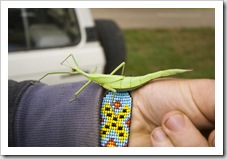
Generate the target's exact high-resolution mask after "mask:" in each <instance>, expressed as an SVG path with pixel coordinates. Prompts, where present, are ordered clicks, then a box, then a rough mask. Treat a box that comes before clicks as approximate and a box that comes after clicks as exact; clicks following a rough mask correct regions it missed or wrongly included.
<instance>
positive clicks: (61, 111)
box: [14, 82, 103, 147]
mask: <svg viewBox="0 0 227 159" xmlns="http://www.w3.org/2000/svg"><path fill="white" fill-rule="evenodd" d="M82 86H83V83H82V82H79V83H68V84H59V85H52V86H48V85H45V84H42V83H38V84H35V85H32V86H30V87H29V88H28V89H27V90H26V91H25V93H24V94H23V96H22V97H21V100H20V102H19V105H18V108H17V112H16V116H15V124H14V126H15V128H14V130H15V132H14V135H15V145H16V146H19V147H23V146H29V147H32V146H35V147H64V146H65V147H79V146H83V147H89V146H99V145H100V143H99V123H100V119H99V114H100V103H101V99H102V94H103V89H102V87H100V86H99V85H97V84H95V83H91V84H90V85H89V86H87V87H86V88H85V89H84V90H83V91H82V92H81V93H80V94H79V95H78V96H77V99H76V100H74V101H73V102H71V103H69V102H68V100H70V99H72V98H73V97H74V93H75V92H76V91H77V90H78V89H79V88H80V87H82Z"/></svg>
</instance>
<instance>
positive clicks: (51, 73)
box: [32, 72, 76, 84]
mask: <svg viewBox="0 0 227 159" xmlns="http://www.w3.org/2000/svg"><path fill="white" fill-rule="evenodd" d="M53 74H76V73H72V72H49V73H47V74H45V75H44V76H42V77H41V78H40V79H38V80H37V81H35V82H32V84H35V83H37V82H39V81H41V80H42V79H43V78H45V77H46V76H48V75H53Z"/></svg>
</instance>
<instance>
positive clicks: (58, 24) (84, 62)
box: [8, 8, 125, 84]
mask: <svg viewBox="0 0 227 159" xmlns="http://www.w3.org/2000/svg"><path fill="white" fill-rule="evenodd" d="M8 51H9V53H8V55H9V56H8V57H9V79H13V80H16V81H23V80H37V79H39V78H40V77H41V76H43V75H44V74H46V73H47V72H64V71H70V70H69V69H68V68H67V67H64V66H62V65H60V63H61V62H62V61H63V60H64V59H65V58H66V57H67V56H68V55H69V54H73V55H74V57H75V58H76V60H77V62H78V64H79V66H80V67H81V68H82V69H83V70H84V71H86V72H88V73H91V72H92V71H93V70H94V68H95V67H98V69H97V73H110V72H111V71H112V70H113V69H114V68H115V67H116V66H118V65H119V64H120V63H121V62H122V61H124V60H125V43H124V39H123V34H122V32H121V31H120V29H119V28H118V26H117V25H116V24H115V23H114V22H113V21H110V20H94V19H93V18H92V15H91V12H90V10H89V9H72V8H71V9H67V8H64V9H63V8H45V9H44V8H43V9H42V8H12V9H8ZM83 79H84V78H82V77H81V76H80V75H73V76H72V75H50V76H48V77H46V78H44V79H43V80H42V82H44V83H47V84H56V83H65V82H74V81H78V80H83Z"/></svg>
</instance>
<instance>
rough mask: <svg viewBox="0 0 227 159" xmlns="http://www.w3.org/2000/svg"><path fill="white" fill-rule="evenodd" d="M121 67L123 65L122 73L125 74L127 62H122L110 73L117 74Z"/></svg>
mask: <svg viewBox="0 0 227 159" xmlns="http://www.w3.org/2000/svg"><path fill="white" fill-rule="evenodd" d="M121 67H122V71H121V75H123V74H124V71H125V62H122V63H121V64H120V65H119V66H117V67H116V68H115V69H114V70H113V71H112V72H111V73H110V75H113V74H115V73H116V72H117V71H118V70H119V69H120V68H121Z"/></svg>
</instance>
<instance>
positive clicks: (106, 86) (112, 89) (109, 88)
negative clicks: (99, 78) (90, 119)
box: [102, 84, 117, 105]
mask: <svg viewBox="0 0 227 159" xmlns="http://www.w3.org/2000/svg"><path fill="white" fill-rule="evenodd" d="M102 86H103V87H104V88H106V89H108V90H109V91H111V92H113V93H114V95H113V97H112V101H111V103H110V104H111V105H113V101H114V97H115V95H116V93H117V90H116V89H114V88H112V87H110V86H108V85H105V84H103V85H102Z"/></svg>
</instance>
